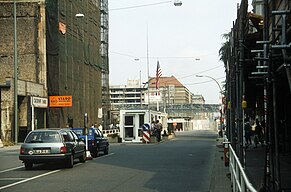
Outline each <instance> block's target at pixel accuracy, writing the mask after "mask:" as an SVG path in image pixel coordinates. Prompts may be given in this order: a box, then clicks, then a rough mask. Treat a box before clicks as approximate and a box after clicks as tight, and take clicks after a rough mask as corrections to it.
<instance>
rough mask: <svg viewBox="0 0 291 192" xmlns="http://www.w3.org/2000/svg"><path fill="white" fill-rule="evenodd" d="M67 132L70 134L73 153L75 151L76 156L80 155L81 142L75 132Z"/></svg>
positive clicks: (82, 147) (81, 152)
mask: <svg viewBox="0 0 291 192" xmlns="http://www.w3.org/2000/svg"><path fill="white" fill-rule="evenodd" d="M68 133H69V134H70V135H71V139H72V142H73V145H74V150H75V153H77V154H78V156H79V155H82V154H83V151H84V145H83V142H82V141H80V140H79V138H78V136H77V134H76V133H75V132H74V131H68Z"/></svg>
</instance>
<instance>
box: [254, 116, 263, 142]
mask: <svg viewBox="0 0 291 192" xmlns="http://www.w3.org/2000/svg"><path fill="white" fill-rule="evenodd" d="M261 138H262V126H261V124H260V122H259V120H258V119H256V126H255V136H254V143H255V148H257V147H258V144H259V142H260V141H261Z"/></svg>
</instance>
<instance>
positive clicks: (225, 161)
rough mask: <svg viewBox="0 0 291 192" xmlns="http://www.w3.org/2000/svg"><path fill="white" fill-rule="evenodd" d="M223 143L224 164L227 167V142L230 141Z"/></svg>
mask: <svg viewBox="0 0 291 192" xmlns="http://www.w3.org/2000/svg"><path fill="white" fill-rule="evenodd" d="M222 143H223V148H224V150H223V151H224V166H225V167H228V166H229V144H230V142H228V141H225V142H222Z"/></svg>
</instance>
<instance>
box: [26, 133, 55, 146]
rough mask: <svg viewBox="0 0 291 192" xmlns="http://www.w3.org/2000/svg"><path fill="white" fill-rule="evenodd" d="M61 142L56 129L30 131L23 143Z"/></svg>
mask: <svg viewBox="0 0 291 192" xmlns="http://www.w3.org/2000/svg"><path fill="white" fill-rule="evenodd" d="M57 142H61V138H60V135H59V134H58V132H56V131H37V132H31V133H30V134H29V135H28V136H27V138H26V140H25V143H57Z"/></svg>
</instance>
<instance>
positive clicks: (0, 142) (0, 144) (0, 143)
mask: <svg viewBox="0 0 291 192" xmlns="http://www.w3.org/2000/svg"><path fill="white" fill-rule="evenodd" d="M2 147H4V145H3V143H2V140H1V139H0V148H2Z"/></svg>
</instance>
